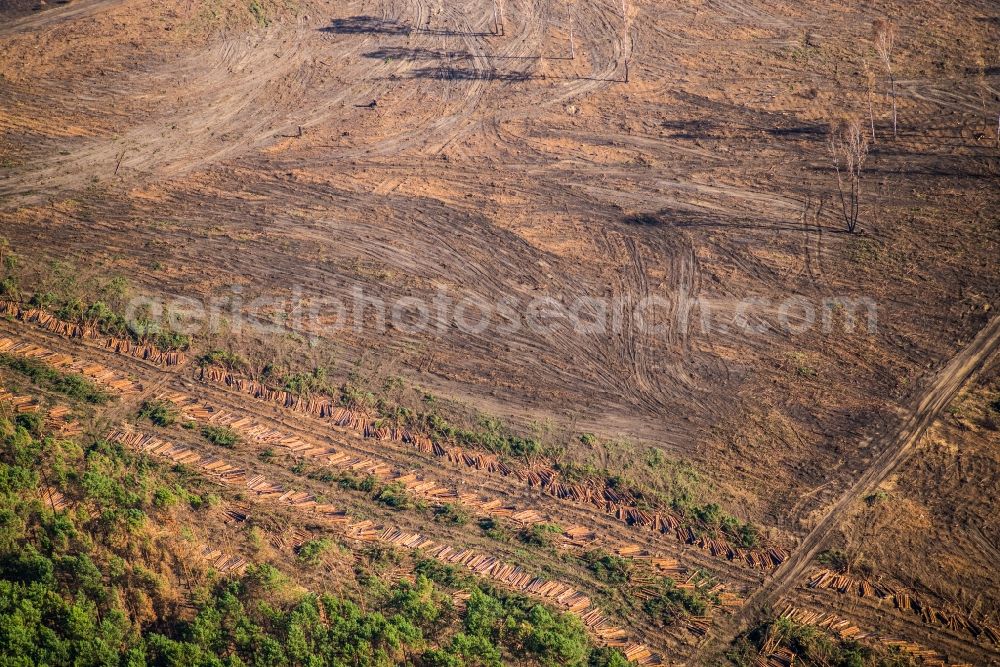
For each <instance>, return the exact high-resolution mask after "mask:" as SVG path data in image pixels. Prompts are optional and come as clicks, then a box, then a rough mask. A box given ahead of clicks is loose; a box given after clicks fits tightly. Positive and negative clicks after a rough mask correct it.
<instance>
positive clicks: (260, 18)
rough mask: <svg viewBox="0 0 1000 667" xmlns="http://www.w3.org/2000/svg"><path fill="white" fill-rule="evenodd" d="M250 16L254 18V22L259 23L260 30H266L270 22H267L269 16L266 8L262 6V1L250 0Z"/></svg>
mask: <svg viewBox="0 0 1000 667" xmlns="http://www.w3.org/2000/svg"><path fill="white" fill-rule="evenodd" d="M250 14H251V15H252V16H253V20H254V21H256V22H257V26H258V27H260V28H266V27H267V26H268V23H269V21H268V20H267V15H266V14H265V13H264V7H263V6H262V5H261V4H260V0H250Z"/></svg>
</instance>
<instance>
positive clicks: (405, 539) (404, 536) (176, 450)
mask: <svg viewBox="0 0 1000 667" xmlns="http://www.w3.org/2000/svg"><path fill="white" fill-rule="evenodd" d="M109 438H110V439H111V440H113V441H116V442H119V443H121V444H122V445H124V446H126V447H129V448H131V449H134V450H136V451H139V452H145V453H147V454H151V455H154V456H157V457H161V458H166V459H168V460H170V461H173V462H176V463H184V464H185V465H189V466H194V467H200V468H201V469H202V470H203V471H205V472H206V473H208V474H209V475H212V476H213V477H215V478H216V479H218V480H219V481H220V482H222V483H223V484H227V485H238V486H241V487H243V488H245V489H246V490H247V491H249V492H250V493H251V494H253V495H255V496H256V497H257V499H258V500H260V501H267V502H273V503H277V504H281V505H287V506H291V507H293V508H295V509H296V510H300V511H307V512H309V513H310V514H312V515H319V516H321V517H323V518H324V519H326V520H328V521H331V522H332V523H333V524H334V525H336V526H339V527H341V528H342V529H343V531H344V533H345V534H346V535H347V536H348V537H349V538H352V539H355V540H361V541H367V542H379V543H382V544H388V545H392V546H396V547H399V548H403V549H421V550H422V552H423V553H425V554H427V555H428V556H430V557H431V558H434V559H435V560H438V561H440V562H443V563H446V564H449V565H456V566H461V567H463V568H465V569H467V570H470V571H471V572H473V573H475V574H476V575H478V576H480V577H483V578H486V579H491V580H493V581H496V582H498V583H501V584H503V585H505V586H507V587H509V588H511V589H513V590H516V591H519V592H522V593H525V594H528V595H531V596H534V597H538V598H541V599H543V600H546V601H548V602H550V603H552V604H554V605H555V606H557V607H559V608H561V609H562V610H564V611H566V612H568V613H571V614H574V615H575V616H578V617H579V618H580V619H581V621H583V624H584V626H585V627H586V628H587V629H588V630H589V631H590V632H591V634H592V635H593V636H594V637H595V638H596V639H597V640H598V641H600V642H602V643H605V644H608V645H613V646H620V647H622V649H623V650H624V651H626V652H627V653H629V652H630V653H631V654H632V655H635V656H638V657H637V658H636V662H638V664H642V665H654V664H660V660H659V658H658V657H657V656H654V655H653V654H652V652H651V651H650V650H649V649H648V648H647V647H646V645H645V644H641V643H636V642H630V641H628V640H627V639H626V633H625V631H624V630H622V629H621V628H618V627H615V626H613V625H611V624H609V623H608V622H607V620H606V619H605V618H604V615H603V614H602V613H601V612H600V610H598V609H596V608H594V607H593V606H592V603H591V600H590V598H589V597H588V596H587V595H585V594H584V593H582V592H580V591H578V590H576V589H575V588H573V587H572V586H570V585H569V584H565V583H562V582H558V581H553V580H548V579H545V578H543V577H540V576H537V575H534V574H531V573H530V572H528V571H526V570H525V569H524V568H522V567H520V566H519V565H513V564H510V563H506V562H504V561H502V560H501V559H500V558H498V557H496V556H491V555H488V554H483V553H480V552H477V551H475V550H473V549H467V548H455V547H452V546H449V545H445V544H439V543H438V542H436V541H435V540H433V539H431V538H430V537H427V536H426V535H422V534H420V533H418V532H416V531H412V530H408V529H404V528H399V527H396V526H384V525H379V524H376V523H375V522H373V521H371V520H368V519H365V520H361V521H354V522H352V520H351V519H350V518H349V517H348V515H347V513H346V512H344V511H343V510H338V509H337V508H335V507H333V506H332V505H328V504H322V503H319V502H318V500H317V499H316V498H315V496H313V495H312V494H310V493H308V492H306V491H293V490H290V489H286V488H284V487H283V486H281V485H279V484H275V483H273V482H269V481H268V480H267V479H265V478H264V476H263V475H249V476H248V475H247V474H246V472H245V471H244V470H243V469H241V468H238V467H236V466H233V465H230V464H228V463H226V462H225V461H223V460H222V459H220V458H217V457H202V456H201V455H200V454H198V453H197V452H194V451H193V450H191V449H190V448H186V447H183V446H178V445H172V444H170V443H168V442H165V441H163V440H160V439H159V438H157V437H155V436H152V435H148V434H143V433H139V432H130V431H126V430H119V431H116V432H114V433H112V434H111V436H109Z"/></svg>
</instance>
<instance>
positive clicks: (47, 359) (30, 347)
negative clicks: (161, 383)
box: [0, 338, 142, 394]
mask: <svg viewBox="0 0 1000 667" xmlns="http://www.w3.org/2000/svg"><path fill="white" fill-rule="evenodd" d="M0 353H3V354H12V355H14V356H18V357H26V358H29V359H35V360H37V361H41V362H42V363H44V364H46V365H48V366H51V367H53V368H56V369H59V370H63V371H70V372H73V373H79V374H80V375H84V376H86V377H88V378H90V379H91V380H94V381H95V382H97V383H98V384H100V385H103V386H104V387H107V388H108V389H111V390H112V391H115V392H117V393H119V394H127V393H135V392H140V391H142V385H141V384H139V383H138V382H136V381H135V380H132V379H130V378H128V377H126V376H125V375H123V374H121V373H118V372H116V371H113V370H111V369H110V368H108V367H106V366H102V365H101V364H98V363H94V362H88V361H78V360H76V359H74V358H73V357H71V356H70V355H68V354H62V353H59V352H52V351H51V350H48V349H46V348H44V347H42V346H41V345H36V344H34V343H28V342H20V343H19V342H17V341H15V340H14V339H12V338H0Z"/></svg>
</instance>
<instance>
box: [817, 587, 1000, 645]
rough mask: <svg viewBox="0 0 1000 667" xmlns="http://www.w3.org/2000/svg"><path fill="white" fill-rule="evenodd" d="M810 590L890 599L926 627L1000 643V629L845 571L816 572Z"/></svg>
mask: <svg viewBox="0 0 1000 667" xmlns="http://www.w3.org/2000/svg"><path fill="white" fill-rule="evenodd" d="M807 586H808V587H809V588H822V589H828V590H833V591H837V592H838V593H841V594H844V595H853V596H856V597H861V598H875V599H878V600H891V601H892V603H893V606H895V607H896V609H898V610H900V611H903V612H908V613H911V614H915V615H917V616H919V617H920V618H921V620H922V621H923V622H924V623H926V624H933V625H941V626H944V627H946V628H948V629H950V630H952V631H954V632H964V633H966V634H970V635H972V636H973V637H977V638H978V637H984V638H986V639H988V640H989V641H991V642H993V643H994V644H996V643H1000V642H998V636H1000V630H998V628H996V627H995V626H993V625H991V624H989V623H987V622H985V621H974V620H973V619H972V618H970V617H968V616H966V615H963V614H960V613H957V612H948V611H944V610H942V609H937V608H935V607H933V606H931V605H930V604H928V603H927V602H925V601H922V600H920V599H919V598H917V597H915V596H913V595H911V594H910V593H907V592H906V591H901V590H898V589H895V588H893V587H891V586H888V585H886V584H883V583H877V582H870V581H868V580H866V579H861V578H858V577H854V576H852V575H850V574H846V573H842V572H834V571H833V570H829V569H821V570H817V571H816V572H814V573H813V574H812V576H810V578H809V582H808V584H807Z"/></svg>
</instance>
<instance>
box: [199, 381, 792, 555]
mask: <svg viewBox="0 0 1000 667" xmlns="http://www.w3.org/2000/svg"><path fill="white" fill-rule="evenodd" d="M200 379H201V380H202V381H206V382H212V383H215V384H219V385H223V386H226V387H229V388H230V389H233V390H235V391H238V392H240V393H243V394H246V395H248V396H252V397H254V398H257V399H260V400H264V401H269V402H272V403H276V404H277V405H279V406H281V407H284V408H289V409H292V410H296V411H298V412H301V413H303V414H306V415H309V416H311V417H316V418H319V419H326V420H328V421H329V422H330V423H331V424H332V425H333V426H337V427H340V428H347V429H350V430H352V431H354V432H356V433H357V434H358V435H360V436H362V437H368V438H376V439H379V440H389V441H395V442H400V443H402V444H406V445H410V446H412V447H414V448H416V449H417V450H418V451H420V452H423V453H425V454H430V455H433V456H436V457H438V458H443V459H445V460H446V461H448V462H449V463H452V464H454V465H460V466H465V467H469V468H475V469H476V470H483V471H486V472H492V473H497V474H500V475H503V476H513V477H516V478H517V479H519V480H521V481H523V482H525V483H527V484H528V486H530V487H534V488H538V489H539V490H540V491H541V492H542V493H545V494H546V495H549V496H552V497H554V498H559V499H561V500H566V501H570V502H578V503H585V504H589V505H591V506H593V507H596V508H598V509H600V510H601V511H603V512H605V513H607V514H609V515H611V516H614V517H616V518H617V519H618V520H619V521H622V522H623V523H626V524H628V525H630V526H637V527H639V528H643V529H647V530H652V531H654V532H656V533H660V534H664V535H674V536H676V537H677V539H679V540H680V541H682V542H685V543H687V544H693V545H696V546H698V547H699V548H701V549H704V550H706V551H709V552H710V553H711V554H712V555H714V556H717V557H719V558H726V559H728V560H732V561H735V562H740V563H743V564H745V565H748V566H750V567H753V568H758V569H763V570H770V569H773V568H775V567H777V566H778V565H780V564H781V563H783V562H784V561H785V560H786V559H787V558H788V556H789V554H790V552H789V551H787V550H786V549H782V548H779V547H769V548H761V549H757V548H752V549H748V548H740V547H735V546H732V545H730V544H729V543H728V542H727V541H725V540H722V539H707V538H701V537H698V535H697V533H696V532H695V530H694V529H693V528H692V527H690V526H688V527H686V528H685V526H683V524H682V521H681V518H680V517H679V516H678V515H677V514H675V513H673V512H670V511H667V510H659V511H655V510H645V509H642V508H640V507H638V506H637V504H638V503H637V499H636V498H635V497H633V496H632V495H631V494H630V493H628V492H625V491H622V490H620V489H616V488H614V487H613V486H611V485H610V484H608V483H603V484H601V483H598V482H595V481H593V480H589V481H587V482H584V483H575V482H574V483H564V482H562V481H561V480H560V478H559V472H558V471H557V470H555V469H554V468H551V467H527V466H515V465H514V464H510V463H507V462H504V461H501V460H500V459H499V458H498V457H497V456H495V455H493V454H486V453H482V452H471V451H468V450H463V449H462V448H460V447H456V446H454V445H452V444H450V443H447V444H446V443H442V442H438V441H436V440H432V439H430V438H428V437H427V436H425V435H422V434H418V433H413V432H411V431H409V430H407V429H398V428H389V427H385V426H382V425H380V424H379V422H378V420H376V419H373V418H372V416H371V415H369V414H367V413H365V412H362V411H354V410H350V409H348V408H345V407H343V406H340V405H338V404H337V402H336V401H334V400H333V399H332V398H329V397H318V398H302V397H298V396H295V395H294V394H292V393H290V392H288V391H285V390H283V389H274V388H271V387H267V386H266V385H263V384H261V383H260V382H257V381H255V380H251V379H250V378H245V377H239V376H236V375H233V374H232V373H230V372H229V371H227V370H226V369H224V368H220V367H217V366H206V367H204V368H202V369H201V373H200Z"/></svg>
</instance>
